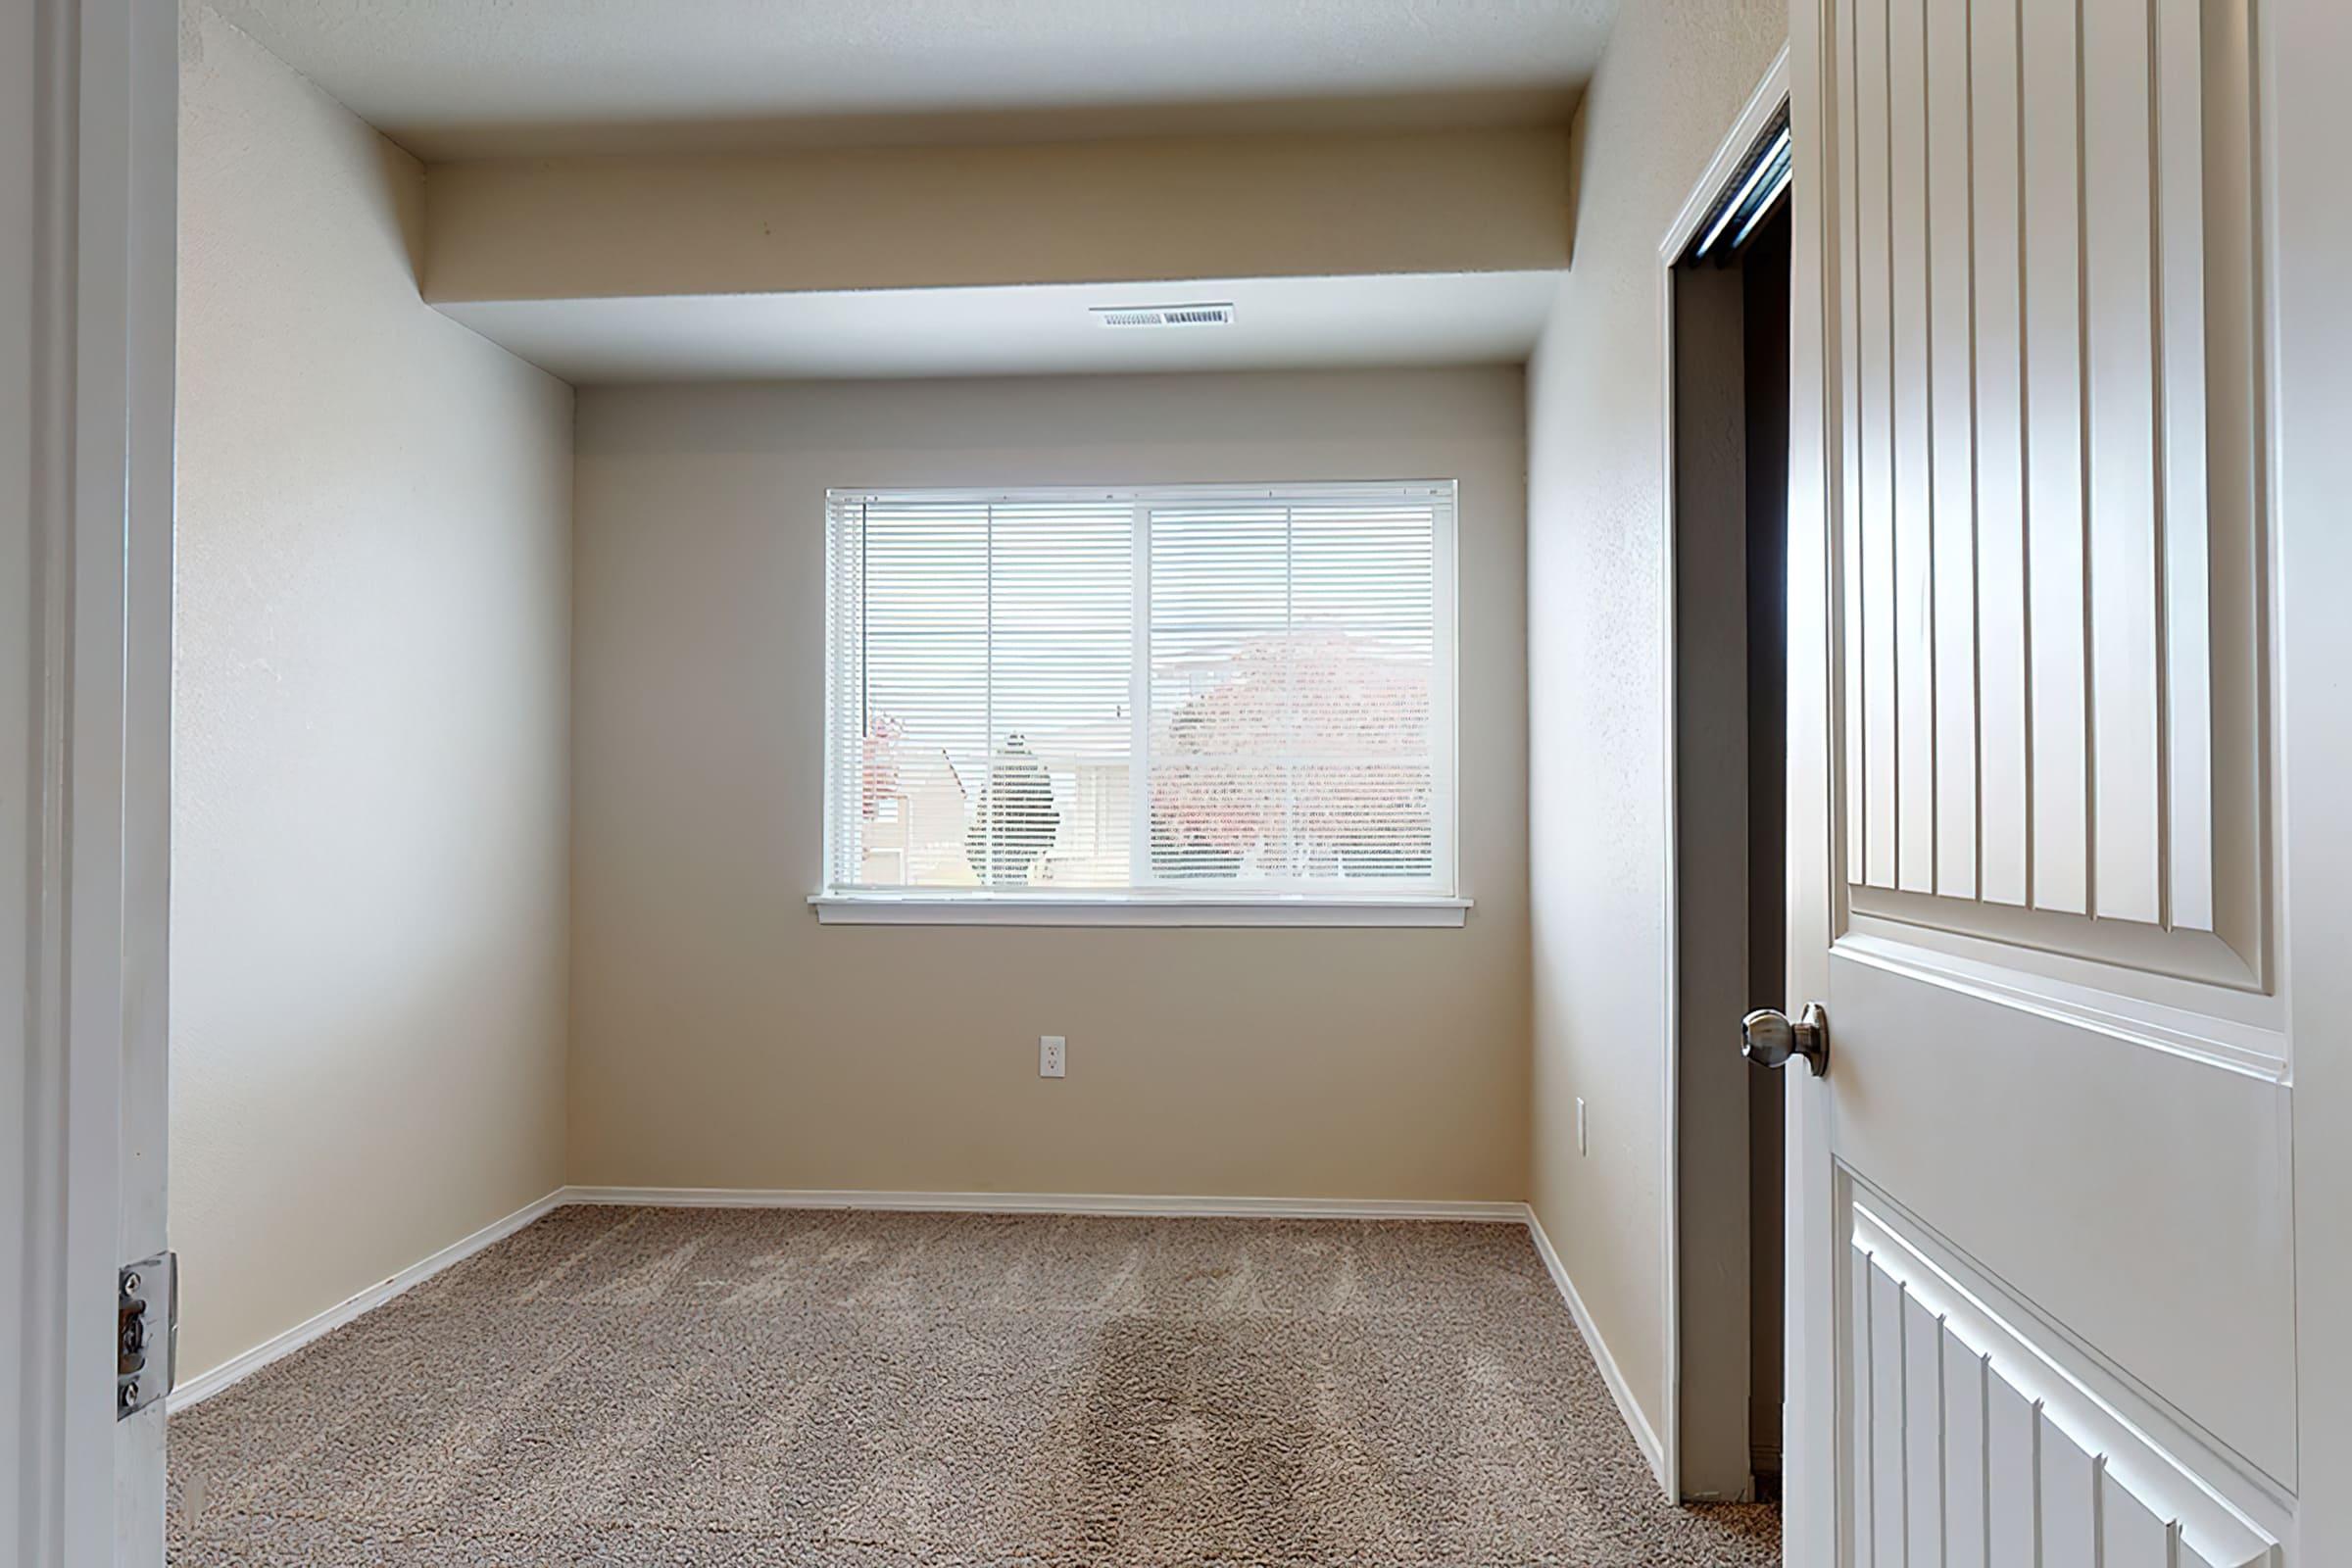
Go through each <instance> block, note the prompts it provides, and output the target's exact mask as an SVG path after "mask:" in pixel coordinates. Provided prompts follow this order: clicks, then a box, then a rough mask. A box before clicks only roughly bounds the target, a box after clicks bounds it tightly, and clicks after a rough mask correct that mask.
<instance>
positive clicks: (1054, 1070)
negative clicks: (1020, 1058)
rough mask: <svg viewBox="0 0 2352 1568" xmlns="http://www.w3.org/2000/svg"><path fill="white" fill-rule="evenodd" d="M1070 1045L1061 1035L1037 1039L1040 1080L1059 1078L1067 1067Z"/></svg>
mask: <svg viewBox="0 0 2352 1568" xmlns="http://www.w3.org/2000/svg"><path fill="white" fill-rule="evenodd" d="M1067 1051H1068V1043H1067V1042H1066V1041H1064V1040H1063V1039H1062V1037H1061V1036H1059V1035H1039V1036H1038V1037H1037V1075H1038V1076H1039V1077H1040V1078H1059V1077H1061V1076H1062V1068H1063V1067H1064V1066H1065V1065H1067V1063H1066V1061H1065V1055H1066V1053H1067Z"/></svg>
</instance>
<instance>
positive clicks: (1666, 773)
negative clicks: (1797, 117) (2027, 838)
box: [1653, 44, 1795, 1502]
mask: <svg viewBox="0 0 2352 1568" xmlns="http://www.w3.org/2000/svg"><path fill="white" fill-rule="evenodd" d="M1788 98H1789V47H1788V45H1786V44H1784V45H1782V47H1781V52H1780V53H1779V54H1778V55H1777V56H1775V57H1774V59H1773V62H1772V64H1771V66H1770V67H1768V68H1767V69H1766V71H1765V73H1764V75H1763V77H1762V79H1761V80H1759V81H1758V82H1757V83H1756V85H1755V89H1754V90H1753V91H1752V92H1750V93H1749V94H1748V96H1747V102H1746V103H1745V104H1744V105H1742V106H1741V107H1740V114H1739V117H1738V118H1737V119H1735V120H1734V121H1733V122H1732V124H1731V127H1730V128H1729V129H1728V130H1726V131H1725V132H1724V134H1723V139H1722V140H1721V141H1720V142H1718V143H1717V144H1716V148H1715V155H1714V156H1713V157H1712V158H1710V159H1708V161H1707V167H1706V170H1705V172H1703V173H1701V174H1700V175H1699V177H1698V179H1697V181H1696V182H1695V183H1694V184H1692V185H1691V193H1690V195H1688V196H1687V197H1685V198H1684V200H1683V206H1682V210H1681V211H1680V212H1678V213H1676V214H1675V216H1674V221H1673V222H1671V223H1669V224H1668V225H1667V227H1666V233H1665V235H1664V237H1663V238H1661V239H1660V240H1659V241H1658V266H1657V280H1658V287H1657V298H1658V354H1659V359H1658V363H1659V365H1660V366H1662V367H1663V368H1664V374H1663V376H1662V377H1661V384H1662V385H1663V386H1664V387H1665V394H1666V395H1665V406H1664V408H1663V410H1662V411H1661V418H1660V425H1659V427H1660V428H1661V429H1662V430H1663V431H1664V437H1663V440H1662V443H1661V447H1660V451H1659V465H1658V485H1659V507H1660V514H1659V518H1658V538H1659V546H1658V668H1659V671H1660V680H1659V683H1658V684H1659V690H1660V691H1661V693H1662V694H1663V699H1664V707H1663V710H1662V711H1661V713H1660V719H1659V723H1660V745H1661V747H1662V748H1663V754H1664V765H1663V767H1662V768H1661V769H1660V772H1661V773H1662V775H1663V777H1664V783H1665V798H1664V801H1663V803H1662V812H1663V814H1662V820H1663V821H1664V822H1665V824H1666V831H1665V834H1664V845H1665V858H1666V863H1665V866H1664V870H1663V879H1664V880H1663V886H1664V888H1665V918H1664V922H1663V926H1662V931H1663V933H1664V939H1665V940H1664V944H1663V945H1664V948H1665V956H1666V962H1665V969H1664V973H1663V974H1662V975H1661V976H1660V977H1659V986H1660V991H1661V994H1662V995H1663V997H1664V999H1665V1027H1664V1030H1663V1032H1662V1034H1661V1036H1660V1040H1659V1051H1658V1054H1659V1059H1660V1067H1659V1072H1660V1085H1659V1094H1660V1101H1659V1103H1660V1104H1661V1105H1663V1106H1664V1118H1663V1126H1662V1127H1661V1129H1660V1137H1659V1140H1658V1142H1659V1147H1660V1149H1661V1151H1662V1157H1663V1163H1662V1164H1661V1166H1660V1169H1659V1173H1658V1183H1659V1185H1658V1190H1659V1192H1661V1193H1662V1194H1664V1195H1665V1202H1664V1204H1663V1205H1662V1206H1663V1208H1664V1221H1663V1228H1662V1230H1661V1232H1660V1244H1659V1249H1658V1251H1659V1256H1660V1258H1661V1259H1662V1260H1663V1274H1662V1277H1661V1279H1660V1282H1659V1294H1658V1299H1659V1301H1660V1303H1661V1304H1662V1308H1663V1311H1662V1321H1661V1322H1660V1325H1659V1334H1660V1342H1659V1349H1660V1352H1661V1353H1660V1362H1661V1364H1662V1365H1663V1366H1664V1367H1665V1371H1666V1378H1665V1387H1664V1388H1663V1389H1662V1390H1661V1391H1660V1399H1661V1403H1660V1405H1659V1408H1658V1417H1659V1421H1658V1427H1659V1430H1658V1433H1657V1437H1656V1455H1657V1457H1656V1459H1654V1460H1653V1466H1654V1468H1656V1469H1657V1471H1658V1485H1659V1487H1660V1488H1661V1489H1663V1490H1664V1492H1665V1494H1666V1497H1667V1500H1668V1501H1670V1502H1679V1501H1681V1499H1682V1494H1683V1484H1682V1424H1683V1422H1682V1403H1683V1353H1682V1284H1681V1272H1682V1271H1681V1269H1680V1268H1679V1267H1678V1266H1677V1262H1676V1252H1677V1251H1678V1250H1679V1248H1680V1246H1681V1237H1682V1177H1681V1170H1682V1164H1681V1161H1682V1147H1681V1145H1682V1140H1681V1138H1680V1136H1679V1119H1680V1116H1681V1103H1682V1092H1681V1049H1680V1042H1681V1039H1682V1005H1681V1002H1680V1000H1679V998H1680V987H1681V984H1682V976H1681V964H1680V961H1679V958H1678V956H1677V952H1676V949H1677V946H1678V940H1679V939H1678V932H1679V930H1680V922H1681V913H1682V901H1681V898H1680V897H1679V895H1678V893H1677V891H1676V880H1675V879H1676V877H1677V876H1678V875H1679V869H1678V866H1677V854H1678V848H1679V844H1680V840H1681V837H1682V824H1681V820H1680V812H1679V811H1678V809H1677V807H1676V798H1677V793H1678V789H1679V785H1680V773H1679V771H1678V767H1677V760H1676V751H1677V748H1676V745H1675V724H1676V720H1677V705H1678V704H1679V702H1680V690H1679V687H1678V684H1677V681H1676V636H1677V630H1678V628H1677V625H1676V617H1675V581H1676V574H1675V550H1676V539H1675V520H1674V508H1675V489H1674V471H1675V470H1674V465H1675V445H1674V425H1675V400H1676V379H1675V373H1674V357H1675V340H1674V268H1675V263H1676V262H1677V261H1679V260H1680V259H1681V258H1682V255H1683V253H1684V252H1685V251H1686V250H1688V249H1690V247H1691V241H1692V240H1694V239H1695V238H1697V236H1698V225H1699V223H1700V222H1701V221H1704V220H1705V218H1706V216H1707V214H1708V212H1709V211H1710V210H1712V209H1713V207H1714V205H1715V201H1716V198H1717V197H1719V196H1720V195H1722V194H1723V190H1724V187H1725V186H1727V185H1729V184H1730V183H1731V181H1732V176H1733V175H1734V174H1736V173H1737V172H1739V168H1740V161H1741V160H1742V159H1743V158H1744V157H1745V156H1746V154H1747V152H1748V149H1749V148H1751V147H1753V146H1754V145H1755V143H1756V138H1757V137H1759V136H1761V135H1763V134H1764V127H1765V126H1766V125H1768V124H1769V123H1771V122H1772V118H1773V116H1774V115H1776V114H1778V113H1779V112H1780V108H1781V105H1782V104H1783V103H1784V102H1786V101H1787V100H1788ZM1791 526H1793V519H1792V521H1791ZM1794 994H1795V993H1793V992H1791V993H1790V995H1792V996H1793V995H1794Z"/></svg>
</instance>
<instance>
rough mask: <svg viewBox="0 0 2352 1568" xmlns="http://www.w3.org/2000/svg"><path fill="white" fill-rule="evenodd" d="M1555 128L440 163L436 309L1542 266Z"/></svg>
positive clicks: (1559, 144)
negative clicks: (466, 303)
mask: <svg viewBox="0 0 2352 1568" xmlns="http://www.w3.org/2000/svg"><path fill="white" fill-rule="evenodd" d="M1567 180H1568V175H1567V139H1566V137H1565V136H1564V135H1562V134H1561V132H1560V130H1559V128H1558V127H1557V126H1533V127H1523V126H1507V127H1499V128H1486V129H1466V130H1427V131H1413V132H1401V133H1397V132H1391V133H1373V132H1358V133H1349V134H1331V133H1326V134H1307V133H1297V132H1294V133H1283V134H1270V135H1258V136H1195V137H1140V138H1134V139H1124V140H1111V141H1102V142H1071V143H1063V144H1057V145H1041V146H1027V147H1018V146H1015V147H882V148H860V149H832V150H820V151H800V152H785V153H768V154H747V153H731V154H718V155H687V154H668V155H662V156H641V157H631V158H573V159H513V160H504V161H498V162H490V163H468V164H436V165H435V166H433V168H432V170H431V172H430V175H429V177H428V179H427V181H426V186H427V196H428V216H429V221H428V222H427V224H426V229H427V235H428V245H429V248H428V251H427V256H426V265H425V271H424V280H425V292H426V294H427V295H428V296H429V297H430V298H432V299H435V300H442V301H453V300H526V299H578V298H599V297H605V296H621V295H629V296H661V295H678V294H732V293H771V292H773V293H786V292H793V291H798V290H826V289H870V288H941V287H960V286H976V285H989V284H1024V283H1099V282H1104V281H1116V280H1137V281H1151V282H1159V281H1166V280H1170V279H1181V278H1195V277H1197V278H1232V277H1324V276H1339V275H1361V274H1367V273H1376V272H1490V271H1513V270H1547V269H1552V268H1557V267H1559V266H1560V265H1561V264H1562V263H1563V261H1564V260H1565V259H1566V257H1567V254H1568V226H1569V225H1568V206H1567V203H1566V202H1565V201H1564V200H1563V197H1564V194H1565V192H1566V189H1567Z"/></svg>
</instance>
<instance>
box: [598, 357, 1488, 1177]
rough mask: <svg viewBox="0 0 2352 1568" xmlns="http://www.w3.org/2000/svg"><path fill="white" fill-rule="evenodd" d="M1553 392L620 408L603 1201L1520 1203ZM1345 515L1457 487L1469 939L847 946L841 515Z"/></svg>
mask: <svg viewBox="0 0 2352 1568" xmlns="http://www.w3.org/2000/svg"><path fill="white" fill-rule="evenodd" d="M1523 385H1524V383H1523V379H1522V377H1521V375H1520V372H1519V371H1518V370H1516V369H1515V368H1511V369H1486V370H1443V371H1386V372H1379V373H1350V374H1324V375H1296V374H1294V375H1258V376H1173V377H1157V376H1149V377H1121V378H1113V379H1101V380H1064V379H1052V378H1041V379H1028V380H1015V381H969V382H911V381H908V382H868V383H863V384H859V383H841V382H835V383H824V384H804V385H798V386H713V387H678V388H660V387H654V388H642V389H633V390H631V389H614V390H593V391H585V392H583V393H582V394H581V396H580V408H579V423H578V443H579V464H578V508H579V511H578V532H577V564H578V599H577V610H576V630H575V645H574V646H575V664H574V668H575V672H576V673H575V680H574V703H575V710H574V711H575V715H576V728H575V732H574V747H575V749H574V769H575V771H574V787H575V799H574V807H575V816H574V836H573V877H574V880H573V906H572V909H573V935H574V945H573V950H572V975H573V989H572V1020H573V1032H572V1059H571V1165H570V1168H571V1178H572V1180H574V1181H575V1182H583V1183H596V1184H620V1185H648V1186H714V1187H727V1186H732V1187H754V1188H760V1187H770V1188H773V1187H792V1188H811V1187H813V1188H879V1189H923V1190H942V1189H944V1190H950V1191H955V1190H965V1189H981V1190H993V1191H1043V1192H1064V1193H1153V1194H1227V1195H1233V1194H1240V1195H1259V1196H1278V1197H1293V1196H1311V1197H1327V1196H1345V1197H1350V1198H1383V1197H1393V1198H1413V1199H1486V1200H1495V1199H1501V1200H1513V1199H1517V1198H1519V1197H1520V1196H1521V1195H1522V1194H1523V1193H1524V1192H1525V1190H1526V1179H1527V1164H1526V1149H1525V1127H1526V1116H1525V1111H1524V1104H1525V1100H1526V1092H1527V1027H1528V1026H1527V986H1528V981H1527V926H1526V878H1527V854H1526V828H1527V809H1526V779H1527V770H1526V753H1525V750H1524V745H1525V734H1526V696H1527V688H1526V655H1525V649H1526V644H1525V622H1524V619H1523V606H1524V601H1523V599H1522V597H1521V593H1520V584H1521V572H1522V570H1523V561H1524V533H1523V528H1522V519H1523V515H1524V514H1523V500H1524V495H1525V446H1524V441H1525V433H1526V423H1525V417H1526V416H1525V401H1524V397H1523ZM1324 478H1329V479H1378V478H1453V479H1458V480H1459V481H1460V484H1461V509H1460V519H1459V534H1460V540H1459V551H1458V555H1459V562H1460V583H1459V588H1460V602H1461V605H1462V607H1463V613H1462V616H1461V660H1460V663H1461V694H1462V705H1461V711H1460V732H1461V744H1460V755H1461V778H1462V791H1461V867H1462V885H1463V891H1464V892H1465V893H1466V894H1468V895H1469V896H1471V897H1472V898H1474V899H1475V900H1476V901H1477V907H1476V908H1475V909H1474V910H1473V911H1472V913H1471V915H1470V920H1469V923H1468V925H1467V926H1466V927H1464V928H1462V929H1458V930H1385V931H1381V930H1306V929H1288V930H1199V929H1195V930H1169V929H1150V930H1146V929H1103V928H1095V929H1033V928H1030V929H1020V928H1008V927H969V926H967V927H910V926H840V925H835V926H825V927H819V926H818V925H817V923H816V920H815V917H814V916H813V915H812V914H811V912H810V911H809V907H808V904H807V899H808V895H809V893H810V892H811V891H813V890H814V889H815V888H816V886H817V885H818V882H819V879H820V875H821V863H820V862H821V844H822V831H821V829H822V823H821V819H820V800H821V790H822V778H823V767H822V757H821V753H820V748H819V745H818V738H819V735H820V733H821V730H822V727H823V714H824V613H823V612H824V599H823V593H824V562H825V550H824V492H825V489H826V488H827V487H828V486H862V485H921V484H954V485H1017V484H1071V483H1104V484H1108V483H1118V482H1130V483H1134V482H1161V481H1165V482H1181V481H1187V480H1197V481H1214V480H1236V481H1248V480H1262V481H1271V480H1279V479H1324ZM1041 1034H1060V1035H1066V1036H1067V1037H1068V1039H1069V1052H1070V1055H1069V1062H1070V1066H1069V1076H1068V1078H1067V1079H1065V1080H1061V1081H1058V1082H1052V1083H1047V1082H1041V1081H1040V1080H1039V1078H1038V1076H1037V1037H1038V1036H1039V1035H1041Z"/></svg>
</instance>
